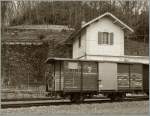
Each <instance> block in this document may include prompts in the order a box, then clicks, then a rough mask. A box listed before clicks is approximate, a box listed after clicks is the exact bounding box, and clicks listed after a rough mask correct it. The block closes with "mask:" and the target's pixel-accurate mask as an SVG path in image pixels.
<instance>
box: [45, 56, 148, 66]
mask: <svg viewBox="0 0 150 116" xmlns="http://www.w3.org/2000/svg"><path fill="white" fill-rule="evenodd" d="M117 57H118V58H119V60H116V61H115V60H111V59H110V60H106V59H105V60H93V59H91V60H90V59H75V58H74V59H72V58H56V57H50V58H47V60H46V61H45V63H52V62H54V61H79V62H80V61H85V62H90V61H93V62H112V63H131V64H132V63H138V64H149V57H148V56H117Z"/></svg>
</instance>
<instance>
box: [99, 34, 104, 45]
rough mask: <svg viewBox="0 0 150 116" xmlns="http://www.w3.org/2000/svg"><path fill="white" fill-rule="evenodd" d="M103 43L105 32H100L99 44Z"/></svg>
mask: <svg viewBox="0 0 150 116" xmlns="http://www.w3.org/2000/svg"><path fill="white" fill-rule="evenodd" d="M102 43H103V33H102V32H98V44H102Z"/></svg>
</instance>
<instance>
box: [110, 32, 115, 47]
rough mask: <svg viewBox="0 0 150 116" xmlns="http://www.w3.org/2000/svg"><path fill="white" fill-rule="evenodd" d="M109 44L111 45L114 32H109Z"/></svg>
mask: <svg viewBox="0 0 150 116" xmlns="http://www.w3.org/2000/svg"><path fill="white" fill-rule="evenodd" d="M109 42H110V43H109V44H110V45H113V42H114V34H113V33H110V38H109Z"/></svg>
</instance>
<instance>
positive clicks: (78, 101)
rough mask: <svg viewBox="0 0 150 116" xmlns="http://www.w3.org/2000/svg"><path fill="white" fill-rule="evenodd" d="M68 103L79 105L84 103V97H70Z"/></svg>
mask: <svg viewBox="0 0 150 116" xmlns="http://www.w3.org/2000/svg"><path fill="white" fill-rule="evenodd" d="M70 101H71V102H75V103H80V102H83V101H84V96H82V95H71V96H70Z"/></svg>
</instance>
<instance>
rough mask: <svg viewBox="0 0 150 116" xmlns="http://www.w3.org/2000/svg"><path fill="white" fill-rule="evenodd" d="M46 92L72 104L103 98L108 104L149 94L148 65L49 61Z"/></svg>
mask: <svg viewBox="0 0 150 116" xmlns="http://www.w3.org/2000/svg"><path fill="white" fill-rule="evenodd" d="M46 63H47V65H48V67H49V71H48V72H47V75H46V78H47V79H46V80H47V84H46V88H47V89H46V91H47V92H49V93H51V94H57V95H59V96H61V97H64V98H65V97H69V98H70V100H71V101H72V102H75V101H83V100H84V98H89V97H92V96H93V95H97V94H100V93H101V94H104V95H105V96H107V97H108V98H111V99H112V100H114V99H116V98H118V97H119V98H123V97H124V96H125V94H126V93H129V92H144V93H147V94H148V93H149V73H148V71H149V65H148V64H141V63H129V62H126V63H124V62H108V61H107V62H104V61H103V62H102V61H96V60H95V61H94V60H81V59H80V60H79V59H68V58H49V59H47V61H46Z"/></svg>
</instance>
